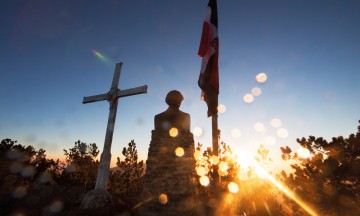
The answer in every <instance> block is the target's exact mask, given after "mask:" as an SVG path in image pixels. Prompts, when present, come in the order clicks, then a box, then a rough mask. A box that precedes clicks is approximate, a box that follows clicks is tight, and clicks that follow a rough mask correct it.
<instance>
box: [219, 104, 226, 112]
mask: <svg viewBox="0 0 360 216" xmlns="http://www.w3.org/2000/svg"><path fill="white" fill-rule="evenodd" d="M217 110H218V112H219V113H224V112H226V106H225V105H224V104H219V106H218V107H217Z"/></svg>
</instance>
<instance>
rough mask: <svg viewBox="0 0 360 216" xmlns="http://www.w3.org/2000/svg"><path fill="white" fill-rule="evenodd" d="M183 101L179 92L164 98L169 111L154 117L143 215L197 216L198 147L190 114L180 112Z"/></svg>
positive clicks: (145, 181)
mask: <svg viewBox="0 0 360 216" xmlns="http://www.w3.org/2000/svg"><path fill="white" fill-rule="evenodd" d="M183 99H184V98H183V96H182V95H181V93H180V92H179V91H176V90H173V91H170V92H169V93H168V95H167V96H166V99H165V101H166V103H167V104H168V105H169V108H168V109H167V110H166V111H165V112H162V113H160V114H158V115H156V116H155V121H154V122H155V130H153V131H152V138H151V143H150V147H149V151H148V158H147V161H146V175H145V180H144V189H143V192H142V199H143V203H142V205H141V206H140V207H139V213H140V215H141V216H148V215H149V216H150V215H151V216H154V215H170V216H171V215H193V214H194V211H195V204H196V198H195V181H196V180H195V163H196V162H195V158H194V151H195V148H194V139H193V134H192V133H191V132H190V115H189V114H187V113H185V112H182V111H180V110H179V108H180V105H181V102H182V101H183Z"/></svg>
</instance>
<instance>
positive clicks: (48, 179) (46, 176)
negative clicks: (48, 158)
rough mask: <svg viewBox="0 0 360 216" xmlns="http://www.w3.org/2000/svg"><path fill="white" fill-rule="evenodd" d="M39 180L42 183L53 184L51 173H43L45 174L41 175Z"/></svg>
mask: <svg viewBox="0 0 360 216" xmlns="http://www.w3.org/2000/svg"><path fill="white" fill-rule="evenodd" d="M39 180H40V182H41V183H47V182H51V180H52V176H51V175H50V173H47V172H43V173H41V175H40V177H39Z"/></svg>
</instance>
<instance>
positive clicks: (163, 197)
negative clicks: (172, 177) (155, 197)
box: [159, 194, 168, 205]
mask: <svg viewBox="0 0 360 216" xmlns="http://www.w3.org/2000/svg"><path fill="white" fill-rule="evenodd" d="M167 202H168V196H167V195H166V194H160V196H159V203H160V204H162V205H165V204H166V203H167Z"/></svg>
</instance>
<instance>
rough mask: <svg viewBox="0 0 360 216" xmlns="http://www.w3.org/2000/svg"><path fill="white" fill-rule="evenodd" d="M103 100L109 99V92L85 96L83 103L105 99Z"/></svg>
mask: <svg viewBox="0 0 360 216" xmlns="http://www.w3.org/2000/svg"><path fill="white" fill-rule="evenodd" d="M103 100H107V94H99V95H93V96H88V97H84V99H83V104H86V103H92V102H96V101H103Z"/></svg>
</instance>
